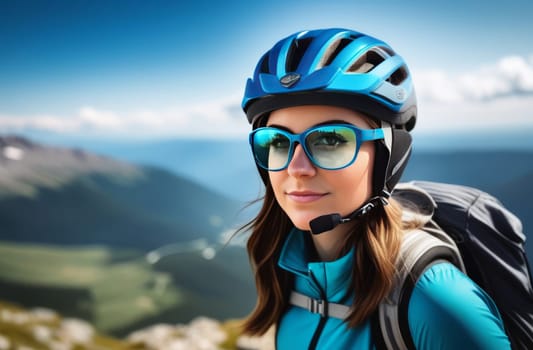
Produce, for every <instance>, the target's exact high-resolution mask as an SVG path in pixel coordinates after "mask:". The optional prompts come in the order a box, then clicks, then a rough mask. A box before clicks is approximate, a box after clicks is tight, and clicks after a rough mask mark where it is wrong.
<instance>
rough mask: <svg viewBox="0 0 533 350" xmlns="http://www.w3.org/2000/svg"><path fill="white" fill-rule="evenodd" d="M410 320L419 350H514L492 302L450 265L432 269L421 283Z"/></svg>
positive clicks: (419, 282) (417, 287)
mask: <svg viewBox="0 0 533 350" xmlns="http://www.w3.org/2000/svg"><path fill="white" fill-rule="evenodd" d="M408 319H409V329H410V331H411V336H412V338H413V341H414V344H415V347H416V348H417V349H419V350H423V349H442V350H447V349H449V350H452V349H453V350H456V349H483V350H491V349H494V350H496V349H498V350H504V349H511V346H510V343H509V339H508V338H507V335H506V334H505V331H504V327H503V322H502V319H501V316H500V313H499V311H498V309H497V307H496V305H495V304H494V302H493V301H492V299H491V298H490V297H489V296H488V295H487V293H485V292H484V291H483V290H482V289H481V288H480V287H479V286H478V285H476V284H475V283H474V282H473V281H472V280H471V279H470V278H468V277H467V276H466V275H465V274H463V273H462V272H461V271H460V270H458V269H457V268H456V267H455V266H453V265H452V264H449V263H441V264H436V265H433V266H432V267H430V268H429V269H428V270H427V271H425V272H424V274H423V275H422V276H421V278H420V279H419V280H418V282H417V283H416V286H415V288H414V290H413V294H412V295H411V299H410V301H409V310H408Z"/></svg>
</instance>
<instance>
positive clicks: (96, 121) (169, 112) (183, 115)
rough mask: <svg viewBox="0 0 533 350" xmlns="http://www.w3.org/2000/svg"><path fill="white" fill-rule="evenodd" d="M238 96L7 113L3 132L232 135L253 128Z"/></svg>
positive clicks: (1, 125) (0, 122)
mask: <svg viewBox="0 0 533 350" xmlns="http://www.w3.org/2000/svg"><path fill="white" fill-rule="evenodd" d="M238 104H239V98H238V97H230V98H227V99H224V100H218V101H212V102H209V103H204V104H201V105H190V106H181V107H179V108H178V107H174V108H167V109H164V110H140V111H136V112H117V111H110V110H103V109H98V108H96V107H93V106H83V107H81V108H80V109H79V111H77V113H75V114H74V115H72V116H54V115H30V116H21V115H6V114H1V113H0V132H23V131H27V130H39V131H47V132H55V133H62V134H83V135H97V136H112V135H120V136H130V137H154V136H155V137H158V136H182V137H232V136H243V135H246V133H247V132H248V130H249V126H248V123H247V121H246V118H245V115H244V113H243V112H242V111H240V113H236V112H239V110H238V109H237V108H236V107H235V106H238Z"/></svg>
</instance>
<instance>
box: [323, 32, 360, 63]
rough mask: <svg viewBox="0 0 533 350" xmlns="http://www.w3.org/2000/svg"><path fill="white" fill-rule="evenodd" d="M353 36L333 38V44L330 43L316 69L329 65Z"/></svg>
mask: <svg viewBox="0 0 533 350" xmlns="http://www.w3.org/2000/svg"><path fill="white" fill-rule="evenodd" d="M353 39H354V38H349V39H348V38H342V39H338V40H335V42H333V44H331V45H330V46H329V47H328V49H327V50H326V52H325V53H324V55H323V56H322V59H321V60H320V63H319V64H318V66H317V69H320V68H323V67H326V66H329V65H330V64H331V62H332V61H333V60H334V59H335V57H337V55H338V54H339V53H340V52H341V51H342V49H344V48H345V47H346V46H347V45H348V44H349V43H351V42H352V41H353Z"/></svg>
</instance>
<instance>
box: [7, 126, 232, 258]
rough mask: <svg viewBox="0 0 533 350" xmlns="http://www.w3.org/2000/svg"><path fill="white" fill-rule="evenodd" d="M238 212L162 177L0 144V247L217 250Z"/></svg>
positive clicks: (88, 156) (98, 159)
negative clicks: (177, 245) (201, 242)
mask: <svg viewBox="0 0 533 350" xmlns="http://www.w3.org/2000/svg"><path fill="white" fill-rule="evenodd" d="M240 206H241V204H240V203H238V202H236V201H234V200H231V199H228V198H227V197H225V196H223V195H220V194H219V193H216V192H214V191H213V190H209V189H207V188H205V187H203V186H201V185H199V184H198V183H195V182H194V181H191V180H188V179H185V178H183V177H180V176H178V175H175V174H172V173H171V172H169V171H167V170H163V169H158V168H154V167H146V166H140V165H133V164H129V163H126V162H124V161H118V160H115V159H112V158H110V157H107V156H101V155H96V154H93V153H91V152H87V151H84V150H81V149H69V148H62V147H51V146H44V145H40V144H37V143H34V142H32V141H30V140H27V139H25V138H21V137H16V136H3V137H0V227H2V229H1V230H0V240H8V241H19V242H24V241H27V242H40V243H54V244H105V245H112V246H115V245H116V246H120V247H135V248H140V249H142V250H150V249H154V248H157V247H159V246H161V245H164V244H170V243H174V242H178V241H184V240H193V239H198V238H206V239H208V241H211V242H218V240H219V239H220V235H221V234H222V233H223V232H224V231H225V230H228V229H231V228H232V227H233V226H235V223H234V220H235V219H236V215H237V213H238V210H239V209H240Z"/></svg>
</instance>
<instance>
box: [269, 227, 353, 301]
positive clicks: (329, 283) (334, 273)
mask: <svg viewBox="0 0 533 350" xmlns="http://www.w3.org/2000/svg"><path fill="white" fill-rule="evenodd" d="M309 235H310V233H309V232H305V231H301V230H298V229H296V228H294V229H292V230H291V232H290V233H289V235H288V236H287V239H286V241H285V244H284V246H283V248H282V250H281V254H280V258H279V261H278V265H279V266H280V267H281V268H282V269H284V270H287V271H289V272H291V273H293V274H295V275H296V277H297V278H296V281H295V287H296V289H301V288H302V285H304V286H305V285H315V284H317V283H318V285H319V286H318V287H319V288H320V289H322V290H323V291H324V292H325V293H326V297H327V298H328V300H332V298H333V299H338V298H343V297H344V296H345V294H346V290H347V288H348V285H349V281H350V278H351V273H352V269H353V256H354V251H353V249H351V250H350V251H349V252H348V253H347V254H346V255H344V256H342V257H341V258H339V259H337V260H334V261H328V262H321V261H318V262H312V261H310V260H311V256H312V253H311V249H312V241H311V238H310V236H309ZM311 274H312V275H313V276H314V278H311ZM302 279H304V280H306V282H307V283H302V282H303V281H301V280H302ZM304 289H305V288H304ZM312 289H313V290H315V291H316V287H315V288H312ZM299 291H300V292H304V293H305V292H306V291H305V290H299ZM332 301H333V300H332Z"/></svg>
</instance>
